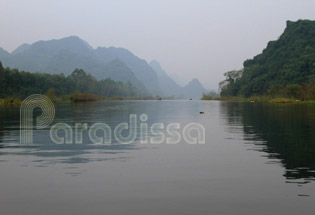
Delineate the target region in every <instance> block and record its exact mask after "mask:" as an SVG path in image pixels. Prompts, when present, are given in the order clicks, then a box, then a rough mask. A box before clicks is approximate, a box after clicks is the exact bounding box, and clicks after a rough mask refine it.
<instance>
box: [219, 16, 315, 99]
mask: <svg viewBox="0 0 315 215" xmlns="http://www.w3.org/2000/svg"><path fill="white" fill-rule="evenodd" d="M243 66H244V67H243V68H242V69H241V70H233V71H230V72H226V73H225V74H224V75H225V77H226V79H225V80H224V81H222V82H220V96H221V97H227V98H229V97H245V98H248V100H251V97H253V96H258V97H262V98H259V99H260V100H261V99H262V100H264V97H268V99H267V100H268V101H269V102H280V103H281V102H283V103H289V102H299V101H298V100H300V101H307V100H315V21H310V20H299V21H297V22H291V21H288V22H287V27H286V29H285V31H284V33H283V34H282V35H281V36H280V37H279V39H278V40H276V41H270V42H269V43H268V45H267V47H266V49H264V50H263V52H262V53H261V54H259V55H257V56H255V57H254V58H253V59H250V60H246V61H245V62H244V63H243Z"/></svg>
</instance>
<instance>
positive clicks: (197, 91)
mask: <svg viewBox="0 0 315 215" xmlns="http://www.w3.org/2000/svg"><path fill="white" fill-rule="evenodd" d="M207 92H208V91H207V90H206V89H205V88H204V87H203V86H202V84H201V83H200V81H199V80H198V79H196V78H194V79H193V80H191V81H190V82H189V83H188V84H187V85H186V86H185V87H184V88H183V94H184V95H185V98H193V99H200V98H201V97H202V93H207Z"/></svg>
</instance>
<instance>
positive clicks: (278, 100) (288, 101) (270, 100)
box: [201, 96, 315, 104]
mask: <svg viewBox="0 0 315 215" xmlns="http://www.w3.org/2000/svg"><path fill="white" fill-rule="evenodd" d="M201 100H218V101H240V102H266V103H280V104H284V103H285V104H297V103H314V104H315V100H304V101H301V100H298V99H294V98H283V97H279V98H272V97H268V96H252V97H249V98H244V97H236V96H228V97H217V98H209V97H206V98H204V97H203V98H201Z"/></svg>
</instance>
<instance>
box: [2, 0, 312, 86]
mask: <svg viewBox="0 0 315 215" xmlns="http://www.w3.org/2000/svg"><path fill="white" fill-rule="evenodd" d="M0 8H1V19H0V26H1V40H0V47H2V48H4V49H5V50H7V51H12V50H14V49H15V48H16V47H18V46H19V45H21V44H22V43H30V44H31V43H33V42H36V41H38V40H50V39H59V38H62V37H66V36H70V35H76V36H79V37H80V38H81V39H83V40H85V41H87V42H88V43H89V44H90V45H92V46H93V47H94V48H96V47H98V46H105V47H109V46H115V47H124V48H127V49H129V50H130V51H132V52H133V53H134V54H136V55H137V56H139V57H140V58H143V59H145V60H147V61H148V62H149V61H151V60H152V59H156V60H157V61H159V62H160V64H161V66H162V67H163V68H164V69H165V70H166V72H167V73H168V74H169V75H170V76H171V77H173V78H174V77H175V80H176V81H177V82H179V84H181V85H183V84H186V83H187V82H188V81H189V80H191V79H192V78H198V79H199V80H200V81H201V82H202V84H203V85H204V86H205V87H206V88H207V89H215V90H216V89H217V88H218V82H219V81H221V80H222V79H223V78H224V77H223V73H224V72H226V71H229V70H233V69H240V68H241V67H242V63H243V61H244V60H246V59H248V58H252V57H253V56H255V55H257V54H258V53H260V52H261V51H262V50H263V49H264V48H265V47H266V45H267V42H268V41H270V40H275V39H277V38H278V36H280V34H281V33H282V32H283V30H284V28H285V25H286V20H292V21H296V20H298V19H311V20H314V19H315V13H314V8H315V1H311V0H309V1H307V0H304V1H289V0H278V1H274V0H265V1H250V0H243V1H232V0H231V1H222V0H220V1H170V0H169V1H161V0H160V1H145V0H142V1H117V0H115V1H82V0H76V1H75V0H67V1H61V0H56V1H49V2H48V1H42V0H41V1H40V0H29V1H22V0H20V1H18V0H1V1H0ZM176 77H177V78H176Z"/></svg>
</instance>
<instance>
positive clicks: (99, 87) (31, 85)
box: [0, 65, 139, 101]
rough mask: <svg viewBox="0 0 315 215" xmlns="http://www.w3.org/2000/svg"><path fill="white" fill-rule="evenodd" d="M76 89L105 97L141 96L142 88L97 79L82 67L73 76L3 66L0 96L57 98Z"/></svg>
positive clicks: (0, 68)
mask: <svg viewBox="0 0 315 215" xmlns="http://www.w3.org/2000/svg"><path fill="white" fill-rule="evenodd" d="M75 91H77V92H78V93H79V94H83V93H90V94H95V95H97V96H103V97H113V96H123V97H135V96H138V95H139V92H138V90H137V89H136V88H135V87H134V86H133V85H132V84H130V83H122V82H116V81H113V80H111V79H106V80H101V81H97V80H96V79H95V78H94V77H93V76H92V75H90V74H86V73H85V72H84V70H82V69H75V70H74V71H73V73H72V74H71V75H70V76H65V75H63V74H58V75H57V74H53V75H51V74H42V73H30V72H24V71H18V70H17V69H9V68H3V67H2V66H1V65H0V98H8V97H14V98H20V99H24V98H26V97H27V96H29V95H31V94H46V95H47V96H48V97H49V98H51V99H52V100H53V101H56V97H57V96H58V97H60V96H62V95H66V94H71V93H73V92H75ZM82 96H83V97H89V96H90V95H88V94H83V95H82ZM79 97H80V96H79ZM91 98H92V96H91ZM77 100H80V99H77Z"/></svg>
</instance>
